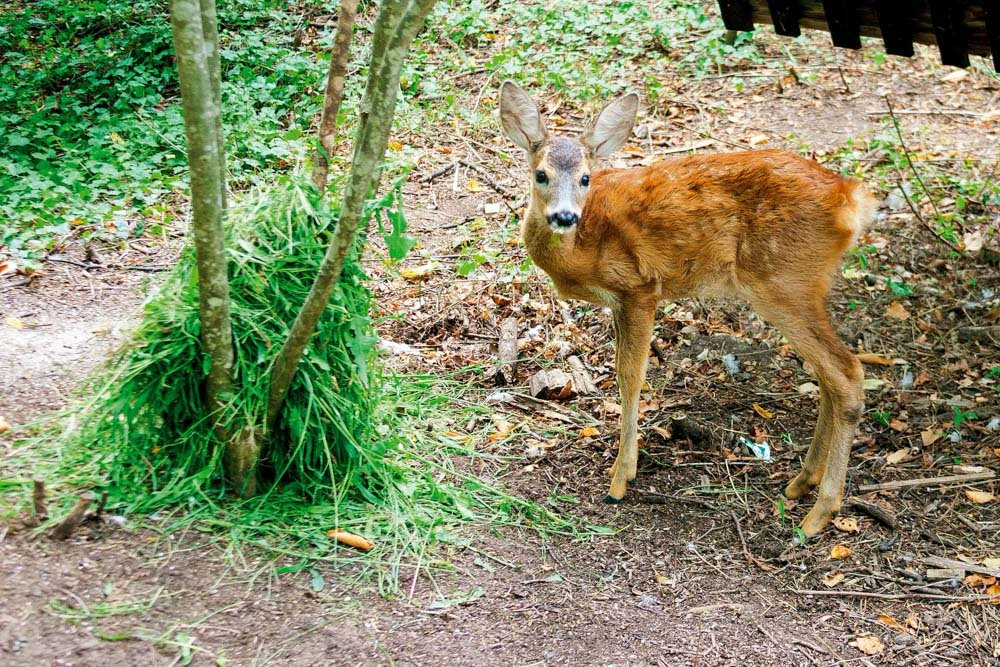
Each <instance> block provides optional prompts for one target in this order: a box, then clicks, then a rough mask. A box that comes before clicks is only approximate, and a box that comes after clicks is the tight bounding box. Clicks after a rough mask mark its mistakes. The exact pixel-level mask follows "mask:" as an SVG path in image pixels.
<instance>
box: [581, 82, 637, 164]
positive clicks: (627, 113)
mask: <svg viewBox="0 0 1000 667" xmlns="http://www.w3.org/2000/svg"><path fill="white" fill-rule="evenodd" d="M638 112H639V95H638V93H634V92H633V93H627V94H625V95H622V96H621V97H619V98H618V99H617V100H615V101H614V102H612V103H611V104H609V105H608V106H606V107H604V110H603V111H601V113H600V114H599V115H598V116H597V120H595V121H594V122H593V124H591V126H590V127H589V128H588V129H587V131H586V132H585V133H584V135H583V139H582V141H583V145H584V146H586V147H587V149H588V150H589V151H590V152H591V154H592V155H593V156H594V157H607V156H609V155H611V154H612V153H614V152H615V151H616V150H618V149H619V148H621V147H622V146H623V145H625V142H626V141H627V140H628V137H629V134H631V133H632V126H633V125H635V115H636V114H637V113H638Z"/></svg>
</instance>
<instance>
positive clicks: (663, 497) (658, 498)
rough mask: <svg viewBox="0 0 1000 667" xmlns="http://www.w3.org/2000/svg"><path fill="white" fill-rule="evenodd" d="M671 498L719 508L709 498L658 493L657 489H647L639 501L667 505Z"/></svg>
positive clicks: (715, 508) (713, 508) (708, 507)
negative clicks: (702, 498)
mask: <svg viewBox="0 0 1000 667" xmlns="http://www.w3.org/2000/svg"><path fill="white" fill-rule="evenodd" d="M671 500H676V501H677V502H681V503H688V504H691V505H697V506H698V507H704V508H706V509H710V510H717V509H719V507H718V505H714V504H712V503H710V502H708V501H707V500H701V499H700V498H689V497H687V496H676V495H673V494H670V493H657V492H655V491H646V492H645V493H643V494H642V495H641V496H639V502H640V503H645V504H646V505H667V504H669V503H670V501H671Z"/></svg>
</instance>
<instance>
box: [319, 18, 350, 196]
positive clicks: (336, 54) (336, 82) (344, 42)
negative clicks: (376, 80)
mask: <svg viewBox="0 0 1000 667" xmlns="http://www.w3.org/2000/svg"><path fill="white" fill-rule="evenodd" d="M357 13H358V0H343V1H342V2H341V3H340V9H338V10H337V36H336V37H335V38H334V40H333V52H332V53H331V55H330V70H329V72H328V73H327V77H326V94H325V95H324V97H323V115H322V117H321V119H320V124H319V143H320V149H319V150H318V151H316V161H315V165H314V166H313V182H314V183H315V184H316V187H317V188H319V191H320V193H321V194H322V193H325V192H326V181H327V174H328V173H329V170H330V157H331V156H332V155H333V139H334V136H335V134H336V132H337V114H339V113H340V102H341V100H343V98H344V77H345V76H347V61H348V59H349V56H350V51H351V33H352V31H353V30H354V18H355V16H357Z"/></svg>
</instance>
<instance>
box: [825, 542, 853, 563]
mask: <svg viewBox="0 0 1000 667" xmlns="http://www.w3.org/2000/svg"><path fill="white" fill-rule="evenodd" d="M850 555H851V550H850V549H848V548H847V547H845V546H844V545H843V544H834V545H833V548H832V549H830V558H833V559H835V560H840V559H841V558H847V557H848V556H850Z"/></svg>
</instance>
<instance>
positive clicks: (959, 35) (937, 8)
mask: <svg viewBox="0 0 1000 667" xmlns="http://www.w3.org/2000/svg"><path fill="white" fill-rule="evenodd" d="M929 3H930V8H931V22H932V23H933V25H934V35H935V37H936V38H937V45H938V51H939V52H940V53H941V62H942V63H944V64H945V65H952V66H954V67H968V66H969V51H968V49H967V48H966V47H965V44H966V42H967V40H968V37H967V36H966V30H965V6H964V5H963V4H962V3H960V2H955V1H954V0H929Z"/></svg>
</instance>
